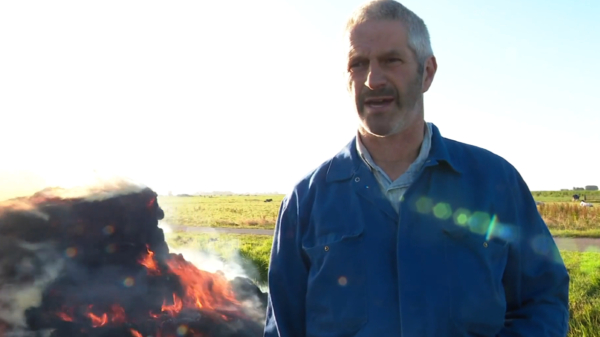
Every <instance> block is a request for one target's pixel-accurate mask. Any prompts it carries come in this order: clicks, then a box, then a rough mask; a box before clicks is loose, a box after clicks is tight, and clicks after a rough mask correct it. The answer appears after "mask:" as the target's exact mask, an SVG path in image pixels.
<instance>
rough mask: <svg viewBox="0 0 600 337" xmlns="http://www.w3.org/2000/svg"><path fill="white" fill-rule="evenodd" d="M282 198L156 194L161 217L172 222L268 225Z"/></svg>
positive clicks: (250, 225) (280, 196)
mask: <svg viewBox="0 0 600 337" xmlns="http://www.w3.org/2000/svg"><path fill="white" fill-rule="evenodd" d="M266 199H273V201H272V202H265V200H266ZM282 199H283V195H260V196H247V195H232V196H190V197H175V196H174V197H168V196H160V197H159V198H158V204H159V205H160V207H161V208H162V209H163V210H164V211H165V219H164V221H165V222H166V223H168V224H170V225H173V226H191V227H229V228H261V229H272V228H274V227H275V222H276V221H277V215H278V212H279V205H280V203H281V200H282Z"/></svg>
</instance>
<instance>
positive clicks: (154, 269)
mask: <svg viewBox="0 0 600 337" xmlns="http://www.w3.org/2000/svg"><path fill="white" fill-rule="evenodd" d="M146 251H147V252H148V255H146V256H144V257H142V258H141V259H140V261H139V262H140V264H141V265H143V266H145V267H146V268H148V275H160V269H158V264H157V263H156V260H155V259H154V252H153V251H151V250H150V247H148V245H146Z"/></svg>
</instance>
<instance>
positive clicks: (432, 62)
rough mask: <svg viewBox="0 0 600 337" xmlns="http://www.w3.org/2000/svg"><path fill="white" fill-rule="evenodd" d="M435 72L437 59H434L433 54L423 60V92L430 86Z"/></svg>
mask: <svg viewBox="0 0 600 337" xmlns="http://www.w3.org/2000/svg"><path fill="white" fill-rule="evenodd" d="M436 72H437V60H436V59H435V56H431V57H429V58H428V59H427V60H426V61H425V69H424V70H423V92H427V90H429V87H431V83H432V82H433V78H434V77H435V73H436Z"/></svg>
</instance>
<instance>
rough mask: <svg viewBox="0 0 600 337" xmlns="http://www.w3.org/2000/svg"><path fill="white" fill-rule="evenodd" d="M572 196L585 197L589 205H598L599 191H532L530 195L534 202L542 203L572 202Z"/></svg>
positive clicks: (599, 200)
mask: <svg viewBox="0 0 600 337" xmlns="http://www.w3.org/2000/svg"><path fill="white" fill-rule="evenodd" d="M574 194H577V195H579V196H580V198H582V197H583V196H584V195H585V196H586V201H587V202H591V203H600V191H574V190H568V191H533V192H531V195H532V196H533V198H534V199H535V200H536V201H543V202H569V201H572V199H573V198H572V197H573V195H574Z"/></svg>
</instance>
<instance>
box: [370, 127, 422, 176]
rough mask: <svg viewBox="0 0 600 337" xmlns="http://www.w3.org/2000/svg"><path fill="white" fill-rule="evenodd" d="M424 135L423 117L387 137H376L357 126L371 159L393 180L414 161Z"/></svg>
mask: <svg viewBox="0 0 600 337" xmlns="http://www.w3.org/2000/svg"><path fill="white" fill-rule="evenodd" d="M424 135H425V121H424V120H423V119H417V120H415V121H414V122H413V123H412V125H410V126H409V127H408V128H406V129H405V130H403V131H401V132H400V133H397V134H394V135H391V136H387V137H377V136H374V135H372V134H370V133H368V132H366V131H365V130H364V129H362V128H359V136H360V140H361V141H362V143H363V145H364V146H365V147H366V148H367V150H368V151H369V154H370V155H371V158H373V161H374V162H375V163H376V164H377V165H378V166H379V167H381V168H382V169H383V170H384V171H386V173H387V174H388V175H389V176H390V178H391V179H394V180H395V179H396V178H397V177H399V176H400V175H401V174H402V173H404V171H406V169H408V167H409V166H410V164H412V163H413V162H414V161H415V159H416V158H417V156H418V155H419V152H420V150H421V144H422V143H423V137H424Z"/></svg>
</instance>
